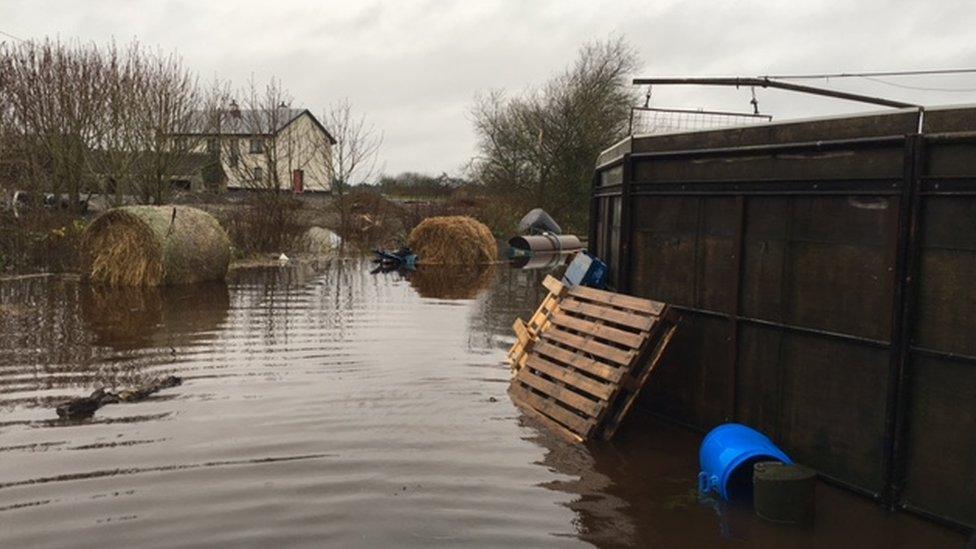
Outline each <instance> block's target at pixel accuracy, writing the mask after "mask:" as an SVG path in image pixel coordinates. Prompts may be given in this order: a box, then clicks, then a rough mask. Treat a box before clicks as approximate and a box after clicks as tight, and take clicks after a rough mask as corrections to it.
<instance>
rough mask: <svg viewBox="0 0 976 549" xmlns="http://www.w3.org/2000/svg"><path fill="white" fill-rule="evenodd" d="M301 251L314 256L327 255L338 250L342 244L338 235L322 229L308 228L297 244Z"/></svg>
mask: <svg viewBox="0 0 976 549" xmlns="http://www.w3.org/2000/svg"><path fill="white" fill-rule="evenodd" d="M299 244H300V248H301V251H303V252H305V253H309V254H315V255H329V254H331V253H333V252H335V251H336V250H338V249H339V246H340V245H341V244H342V241H341V239H340V238H339V235H337V234H335V233H334V232H332V231H330V230H329V229H323V228H322V227H310V228H309V229H308V230H307V231H305V234H304V235H302V239H301V241H300V242H299Z"/></svg>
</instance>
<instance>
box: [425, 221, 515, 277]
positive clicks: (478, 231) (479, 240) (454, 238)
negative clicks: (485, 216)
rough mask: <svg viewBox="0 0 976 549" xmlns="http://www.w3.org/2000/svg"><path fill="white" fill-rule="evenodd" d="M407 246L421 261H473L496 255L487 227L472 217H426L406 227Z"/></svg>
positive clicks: (473, 263) (440, 263) (493, 238)
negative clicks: (414, 224)
mask: <svg viewBox="0 0 976 549" xmlns="http://www.w3.org/2000/svg"><path fill="white" fill-rule="evenodd" d="M408 243H409V245H410V248H412V249H413V251H414V253H416V254H417V255H418V256H420V261H421V262H422V263H423V264H438V265H477V264H482V263H492V262H494V261H495V260H497V259H498V246H497V245H496V244H495V237H493V236H492V235H491V231H490V230H488V227H486V226H485V225H484V223H481V222H480V221H478V220H477V219H474V218H473V217H468V216H465V215H451V216H443V217H428V218H427V219H425V220H423V221H421V222H420V224H419V225H417V226H416V227H414V229H413V230H412V231H410V237H409V239H408Z"/></svg>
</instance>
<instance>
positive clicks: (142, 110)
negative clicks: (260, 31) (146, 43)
mask: <svg viewBox="0 0 976 549" xmlns="http://www.w3.org/2000/svg"><path fill="white" fill-rule="evenodd" d="M132 62H133V63H134V64H135V65H136V71H135V79H134V85H133V88H134V89H133V90H132V91H133V93H134V97H135V99H136V100H135V101H134V102H133V105H134V107H135V108H134V110H133V112H132V113H131V115H132V119H131V121H130V122H129V125H131V127H132V128H133V130H134V134H135V137H136V149H137V158H138V161H137V162H136V163H135V165H134V166H133V174H134V178H135V180H136V182H137V183H136V188H135V189H134V190H135V191H136V192H137V194H138V196H139V197H140V198H141V200H142V201H143V202H153V203H156V204H161V203H165V202H168V201H169V199H170V195H171V191H172V180H173V178H174V177H176V176H186V175H188V174H189V172H191V171H194V170H195V169H196V168H197V165H196V164H194V163H193V162H191V159H192V157H193V156H194V155H202V154H205V153H203V152H202V151H200V148H201V144H202V143H203V141H204V139H205V135H206V132H201V131H199V130H200V125H201V124H202V125H204V127H205V128H206V127H207V126H208V124H209V121H210V119H209V118H208V117H206V116H205V115H204V116H201V114H200V113H205V112H206V110H205V109H204V108H203V107H204V105H205V101H204V97H203V93H202V91H201V89H200V86H199V85H198V82H197V78H196V77H195V76H194V75H193V74H192V73H190V71H189V70H188V69H186V68H185V67H184V66H183V65H182V61H181V60H180V59H179V57H177V56H176V55H175V54H174V55H168V56H162V55H159V54H156V55H151V56H150V55H139V51H138V49H135V50H134V51H133V55H132Z"/></svg>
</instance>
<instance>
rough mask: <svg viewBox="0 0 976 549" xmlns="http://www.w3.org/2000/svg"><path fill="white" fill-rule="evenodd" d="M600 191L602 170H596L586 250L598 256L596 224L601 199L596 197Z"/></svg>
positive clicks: (592, 188) (591, 186) (591, 188)
mask: <svg viewBox="0 0 976 549" xmlns="http://www.w3.org/2000/svg"><path fill="white" fill-rule="evenodd" d="M598 190H600V170H599V169H596V170H593V181H592V182H591V183H590V223H589V225H588V227H587V229H588V232H587V235H586V249H587V250H588V251H589V252H590V253H591V254H593V255H596V254H597V245H596V244H597V243H596V239H597V238H598V237H597V233H596V222H597V218H598V217H600V199H599V198H597V196H596V193H597V191H598Z"/></svg>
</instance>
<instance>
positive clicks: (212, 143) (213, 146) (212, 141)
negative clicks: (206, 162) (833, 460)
mask: <svg viewBox="0 0 976 549" xmlns="http://www.w3.org/2000/svg"><path fill="white" fill-rule="evenodd" d="M218 150H220V149H219V146H218V143H217V138H216V137H211V138H209V139H207V152H208V153H210V154H217V151H218Z"/></svg>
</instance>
